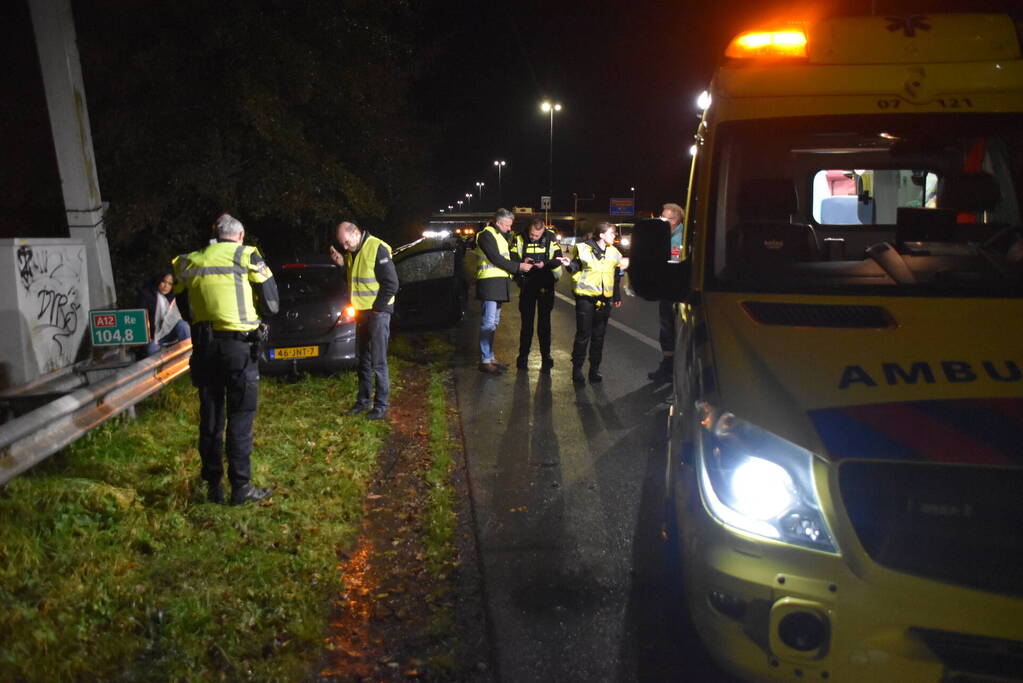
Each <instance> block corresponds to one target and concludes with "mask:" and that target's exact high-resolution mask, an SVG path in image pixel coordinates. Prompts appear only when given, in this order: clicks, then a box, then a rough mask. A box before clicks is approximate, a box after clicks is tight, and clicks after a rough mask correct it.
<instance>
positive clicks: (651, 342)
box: [554, 292, 661, 351]
mask: <svg viewBox="0 0 1023 683" xmlns="http://www.w3.org/2000/svg"><path fill="white" fill-rule="evenodd" d="M554 296H556V297H558V298H559V299H561V300H562V301H564V302H565V303H568V304H572V305H573V306H575V299H573V298H570V297H567V296H565V295H564V294H562V293H561V292H554ZM608 323H610V324H611V327H614V328H617V329H619V330H621V331H622V332H624V333H625V334H627V335H629V336H630V337H632V338H634V339H638V340H639V341H641V342H643V343H644V344H646V345H647V346H652V347H653V348H655V349H657V350H658V351H660V350H661V344H660V342H657V341H654V340H653V339H651V338H650V337H648V336H646V335H645V334H643V333H642V332H637V331H636V330H634V329H632V328H631V327H629V326H628V325H625V324H623V323H620V322H618V321H617V320H615V319H614V318H611V319H610V320H609V321H608Z"/></svg>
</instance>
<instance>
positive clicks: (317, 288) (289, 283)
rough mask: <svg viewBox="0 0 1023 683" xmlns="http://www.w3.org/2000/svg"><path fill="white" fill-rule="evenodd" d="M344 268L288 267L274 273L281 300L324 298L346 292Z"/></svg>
mask: <svg viewBox="0 0 1023 683" xmlns="http://www.w3.org/2000/svg"><path fill="white" fill-rule="evenodd" d="M344 272H345V271H344V268H335V267H330V266H319V267H288V266H285V267H284V268H281V269H279V270H278V271H277V272H275V273H274V275H275V279H276V280H277V289H278V290H279V291H280V295H281V301H295V300H297V299H306V300H308V299H324V298H329V297H333V296H339V295H343V294H344V293H345V288H346V284H345V277H344Z"/></svg>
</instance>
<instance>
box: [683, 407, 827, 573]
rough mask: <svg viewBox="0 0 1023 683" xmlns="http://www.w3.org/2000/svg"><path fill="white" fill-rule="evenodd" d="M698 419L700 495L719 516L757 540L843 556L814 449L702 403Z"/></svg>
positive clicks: (697, 414) (723, 520)
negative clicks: (824, 508) (820, 489)
mask: <svg viewBox="0 0 1023 683" xmlns="http://www.w3.org/2000/svg"><path fill="white" fill-rule="evenodd" d="M696 418H697V420H698V421H699V425H698V432H699V435H700V438H699V440H698V442H699V443H698V448H697V461H698V462H697V466H698V468H699V475H700V491H701V493H702V496H703V500H704V502H705V503H706V506H707V509H708V510H709V511H710V513H711V514H712V515H714V517H716V518H717V519H718V520H719V521H721V522H722V523H723V524H726V525H728V526H730V527H733V528H735V529H738V530H741V531H744V532H746V533H749V534H753V535H755V536H761V537H764V538H770V539H773V540H776V541H780V542H782V543H789V544H791V545H797V546H802V547H804V548H811V549H813V550H822V551H825V552H830V553H838V552H839V550H838V546H837V544H836V543H835V541H834V537H833V536H832V534H831V530H830V529H829V527H828V523H827V520H825V518H824V514H823V513H822V512H821V504H820V498H819V496H818V495H817V486H816V482H815V481H814V475H813V459H814V458H813V454H812V453H811V452H810V451H808V450H806V449H805V448H801V447H800V446H797V445H796V444H794V443H792V442H790V441H786V440H785V439H782V438H781V437H779V436H777V435H775V434H772V433H770V432H768V431H766V430H764V429H761V428H760V427H757V426H756V425H753V424H750V423H749V422H746V421H745V420H743V419H740V418H738V417H736V416H735V415H733V414H732V413H726V412H722V411H719V410H717V409H716V408H714V407H713V406H710V405H709V404H707V403H703V402H700V403H698V404H697V410H696Z"/></svg>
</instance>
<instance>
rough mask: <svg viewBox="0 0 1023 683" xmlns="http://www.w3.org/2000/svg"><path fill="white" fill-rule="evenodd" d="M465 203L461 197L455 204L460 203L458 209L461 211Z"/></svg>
mask: <svg viewBox="0 0 1023 683" xmlns="http://www.w3.org/2000/svg"><path fill="white" fill-rule="evenodd" d="M463 203H464V202H462V200H461V199H459V200H458V201H457V202H455V204H458V210H459V211H461V210H462V204H463Z"/></svg>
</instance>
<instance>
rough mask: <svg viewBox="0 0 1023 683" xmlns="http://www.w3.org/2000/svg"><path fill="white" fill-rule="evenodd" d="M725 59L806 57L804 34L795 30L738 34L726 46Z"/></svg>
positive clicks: (799, 30)
mask: <svg viewBox="0 0 1023 683" xmlns="http://www.w3.org/2000/svg"><path fill="white" fill-rule="evenodd" d="M725 57H730V58H732V59H751V58H757V57H760V58H764V57H806V33H805V32H804V31H803V30H801V29H797V28H787V29H783V30H778V31H747V32H746V33H740V34H739V35H737V36H736V37H735V38H733V39H732V42H731V43H729V44H728V48H727V49H726V50H725Z"/></svg>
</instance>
